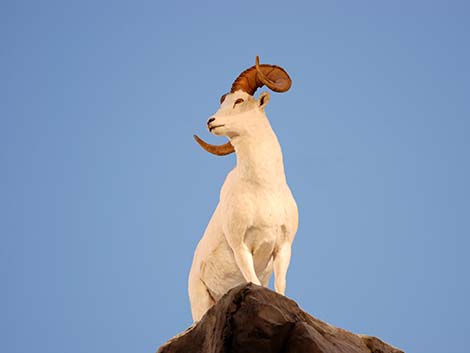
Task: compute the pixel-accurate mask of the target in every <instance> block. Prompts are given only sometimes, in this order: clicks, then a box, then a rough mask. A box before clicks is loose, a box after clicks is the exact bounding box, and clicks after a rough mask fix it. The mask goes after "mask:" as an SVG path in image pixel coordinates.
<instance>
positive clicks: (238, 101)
mask: <svg viewBox="0 0 470 353" xmlns="http://www.w3.org/2000/svg"><path fill="white" fill-rule="evenodd" d="M243 102H244V100H243V99H242V98H238V99H237V100H236V101H235V103H233V107H234V108H235V106H236V105H237V104H239V103H243Z"/></svg>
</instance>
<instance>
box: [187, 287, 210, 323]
mask: <svg viewBox="0 0 470 353" xmlns="http://www.w3.org/2000/svg"><path fill="white" fill-rule="evenodd" d="M188 289H189V301H190V303H191V313H192V315H193V320H194V321H195V322H197V321H199V320H201V318H202V316H203V315H204V314H205V313H206V311H207V310H209V308H211V307H212V306H213V305H214V304H215V300H214V299H213V298H212V296H211V295H210V294H209V290H208V289H207V287H206V285H205V284H204V282H202V281H201V280H200V279H199V278H190V280H189V287H188Z"/></svg>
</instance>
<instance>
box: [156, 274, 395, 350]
mask: <svg viewBox="0 0 470 353" xmlns="http://www.w3.org/2000/svg"><path fill="white" fill-rule="evenodd" d="M339 352H342V353H400V352H402V353H403V351H401V350H400V349H398V348H395V347H393V346H391V345H389V344H387V343H385V342H383V341H381V340H379V339H378V338H376V337H371V336H365V335H357V334H353V333H351V332H348V331H346V330H343V329H341V328H337V327H334V326H331V325H329V324H327V323H325V322H323V321H321V320H318V319H316V318H314V317H313V316H311V315H309V314H307V313H306V312H304V311H302V310H301V309H300V308H299V306H298V305H297V304H296V303H295V302H294V301H293V300H290V299H288V298H286V297H284V296H282V295H279V294H277V293H275V292H273V291H271V290H270V289H267V288H264V287H260V286H256V285H254V284H251V283H250V284H244V285H241V286H238V287H235V288H233V289H232V290H230V291H229V292H228V293H227V294H226V295H225V296H224V297H223V298H222V299H220V300H219V301H218V302H217V304H216V305H214V306H213V307H212V308H211V309H210V310H209V311H208V312H207V313H206V315H204V317H203V318H202V320H201V321H199V322H198V323H197V324H196V325H193V326H191V327H190V328H188V329H187V330H186V331H184V332H182V333H181V334H179V335H178V336H175V337H173V338H172V339H170V340H169V341H168V342H166V343H165V344H164V345H163V346H161V347H160V348H159V350H158V353H339Z"/></svg>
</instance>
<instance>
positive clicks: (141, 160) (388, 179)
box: [0, 1, 470, 353]
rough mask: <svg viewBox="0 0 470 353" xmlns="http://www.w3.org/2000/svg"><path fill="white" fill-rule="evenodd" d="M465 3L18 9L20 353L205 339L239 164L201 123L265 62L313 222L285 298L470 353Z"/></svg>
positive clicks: (384, 334) (4, 263) (14, 47)
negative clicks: (198, 279)
mask: <svg viewBox="0 0 470 353" xmlns="http://www.w3.org/2000/svg"><path fill="white" fill-rule="evenodd" d="M469 15H470V6H469V5H468V2H465V1H393V2H390V1H389V2H385V1H354V2H351V1H348V2H346V1H342V2H341V1H304V2H297V1H290V2H275V1H271V2H244V1H238V2H215V1H212V2H211V1H200V2H189V1H187V2H179V1H174V2H165V3H163V2H157V1H145V2H141V1H134V2H130V1H129V2H119V1H115V2H105V1H93V2H92V1H80V2H78V1H76V2H66V1H41V2H39V1H29V2H28V1H3V2H2V3H1V4H0V20H1V21H0V28H1V30H0V38H1V43H2V45H1V49H0V50H1V56H0V63H1V66H0V75H1V78H2V79H1V81H2V84H1V85H0V93H1V94H0V147H1V148H0V162H1V166H2V169H1V170H2V173H0V195H1V196H0V215H1V216H0V217H1V222H0V240H1V244H2V245H1V246H0V269H1V271H0V275H1V283H2V290H1V291H0V305H1V313H2V314H1V315H0V337H1V340H0V345H1V351H2V352H9V353H16V352H26V351H37V352H44V353H46V352H47V353H55V352H57V353H59V352H60V353H62V352H70V353H79V352H84V353H85V352H86V353H91V352H107V351H113V352H116V353H118V352H130V351H132V352H153V351H155V350H156V348H157V347H158V346H159V345H161V344H162V343H163V342H164V341H165V340H166V339H168V338H170V337H171V336H173V335H175V334H176V333H178V332H180V331H182V330H183V329H185V328H186V327H187V326H188V325H189V324H190V323H191V315H190V308H189V301H188V298H187V274H188V271H189V267H190V264H191V260H192V255H193V251H194V248H195V246H196V244H197V242H198V241H199V239H200V237H201V235H202V233H203V231H204V229H205V226H206V224H207V222H208V220H209V218H210V216H211V214H212V212H213V210H214V209H215V206H216V204H217V199H218V192H219V188H220V186H221V185H222V183H223V180H224V177H225V175H226V174H227V172H228V171H229V170H230V169H231V168H232V167H233V166H234V163H235V159H234V157H233V156H228V157H224V158H220V157H215V156H211V155H209V154H207V153H205V152H203V151H202V150H201V149H200V148H199V147H198V146H197V145H196V144H195V142H194V141H193V140H192V134H193V133H197V134H199V135H200V136H201V137H203V138H205V139H206V140H208V141H210V142H212V143H222V142H224V141H225V140H223V138H219V137H214V136H210V135H209V133H208V132H207V131H206V130H205V121H206V120H207V118H208V117H209V116H210V115H211V114H212V113H213V112H215V111H216V110H217V108H218V101H219V97H220V95H221V94H223V93H225V92H227V91H228V90H229V89H230V86H231V83H232V81H233V80H234V78H235V77H236V76H237V75H238V74H239V73H240V72H241V71H243V70H244V69H245V68H247V67H249V66H251V65H253V64H254V62H255V56H256V55H260V57H261V61H262V62H264V63H272V64H278V65H281V66H283V67H284V68H285V69H286V70H287V71H288V72H289V74H290V75H291V77H292V80H293V85H292V89H291V90H290V91H289V92H287V93H284V94H276V93H272V94H271V100H270V102H269V105H268V107H267V108H266V111H267V114H268V116H269V118H270V120H271V123H272V126H273V128H274V130H275V131H276V133H277V135H278V137H279V140H280V142H281V145H282V147H283V151H284V160H285V167H286V174H287V178H288V182H289V185H290V187H291V189H292V191H293V193H294V196H295V198H296V200H297V203H298V206H299V211H300V227H299V231H298V233H297V237H296V240H295V243H294V246H293V258H292V262H291V267H290V270H289V274H288V282H287V295H288V296H289V297H291V298H293V299H295V300H296V301H297V302H298V303H299V304H300V306H301V307H302V308H303V309H304V310H306V311H308V312H309V313H311V314H312V315H315V316H317V317H319V318H320V319H323V320H325V321H328V322H330V323H332V324H334V325H337V326H341V327H343V328H345V329H348V330H351V331H353V332H358V333H366V334H371V335H376V336H378V337H381V338H382V339H384V340H386V341H389V342H391V343H393V344H395V345H397V346H399V347H401V348H403V349H405V350H406V351H407V352H427V353H432V352H436V353H437V352H452V353H460V352H462V353H463V352H467V351H468V343H469V342H468V332H470V326H469V320H468V317H469V315H470V306H469V304H468V298H470V285H469V269H470V259H469V256H468V253H469V245H470V242H469V235H470V224H469V223H470V221H469V219H470V212H469V211H470V205H469V199H470V188H469V182H468V181H469V180H470V166H469V152H470V146H469V133H470V122H469V120H470V108H469V92H470V84H469V81H470V70H469V64H468V63H469V62H470V49H469V45H468V33H470V24H469V21H468V18H469Z"/></svg>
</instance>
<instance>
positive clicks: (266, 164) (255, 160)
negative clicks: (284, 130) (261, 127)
mask: <svg viewBox="0 0 470 353" xmlns="http://www.w3.org/2000/svg"><path fill="white" fill-rule="evenodd" d="M232 144H233V146H234V147H235V152H236V155H237V167H236V170H237V173H238V175H239V177H240V178H241V179H243V180H246V181H249V182H252V183H255V184H259V185H260V186H262V187H268V188H269V187H279V186H280V185H281V184H285V182H286V178H285V175H284V164H283V159H282V151H281V146H280V145H279V142H278V140H277V137H276V135H275V134H274V131H272V130H271V129H269V130H268V131H266V132H265V133H264V134H262V135H260V134H257V135H256V136H243V137H241V136H240V137H236V138H234V139H232Z"/></svg>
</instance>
